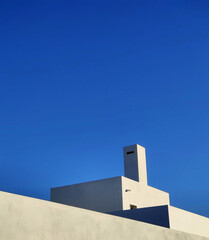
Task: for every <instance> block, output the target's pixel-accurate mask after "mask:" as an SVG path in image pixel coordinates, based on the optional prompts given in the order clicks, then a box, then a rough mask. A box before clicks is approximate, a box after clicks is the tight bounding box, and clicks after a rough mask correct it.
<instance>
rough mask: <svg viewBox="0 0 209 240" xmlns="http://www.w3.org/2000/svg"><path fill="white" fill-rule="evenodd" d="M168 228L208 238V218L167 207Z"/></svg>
mask: <svg viewBox="0 0 209 240" xmlns="http://www.w3.org/2000/svg"><path fill="white" fill-rule="evenodd" d="M168 211H169V220H170V228H172V229H175V230H179V231H184V232H188V233H192V234H196V235H201V236H205V237H208V238H209V218H206V217H203V216H200V215H198V214H194V213H191V212H187V211H185V210H182V209H179V208H176V207H172V206H169V207H168Z"/></svg>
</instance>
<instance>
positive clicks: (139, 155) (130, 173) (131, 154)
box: [123, 144, 147, 185]
mask: <svg viewBox="0 0 209 240" xmlns="http://www.w3.org/2000/svg"><path fill="white" fill-rule="evenodd" d="M123 155H124V167H125V177H127V178H130V179H132V180H135V181H137V182H141V183H144V184H146V185H147V166H146V154H145V148H144V147H142V146H140V145H138V144H135V145H131V146H127V147H124V148H123Z"/></svg>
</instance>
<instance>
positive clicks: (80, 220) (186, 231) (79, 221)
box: [0, 145, 209, 240]
mask: <svg viewBox="0 0 209 240" xmlns="http://www.w3.org/2000/svg"><path fill="white" fill-rule="evenodd" d="M124 166H125V176H124V177H115V178H109V179H104V180H98V181H93V182H87V183H81V184H74V185H70V186H65V187H58V188H52V189H51V200H52V201H51V202H50V201H44V200H40V199H34V198H30V197H25V196H20V195H16V194H11V193H5V192H0V239H2V240H11V239H12V240H13V239H14V240H30V239H31V240H32V239H34V240H36V239H37V240H39V239H44V240H61V239H73V240H83V239H89V240H95V239H100V240H115V239H120V240H126V239H129V240H138V239H140V240H149V239H156V240H167V239H173V240H179V239H182V240H186V239H189V240H209V219H208V218H205V217H202V216H199V215H197V214H193V213H190V212H187V211H184V210H181V209H178V208H175V207H172V206H170V202H169V194H168V193H166V192H163V191H160V190H158V189H155V188H152V187H150V186H148V185H147V171H146V157H145V149H144V148H143V147H141V146H139V145H132V146H128V147H125V148H124ZM53 201H54V202H53ZM60 203H61V204H60ZM69 205H70V206H69ZM92 210H93V211H92Z"/></svg>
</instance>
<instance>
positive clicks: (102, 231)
mask: <svg viewBox="0 0 209 240" xmlns="http://www.w3.org/2000/svg"><path fill="white" fill-rule="evenodd" d="M0 239H1V240H84V239H85V240H98V239H99V240H127V239H129V240H151V239H152V240H153V239H154V240H168V239H169V240H204V239H205V240H206V239H208V238H204V237H199V236H195V235H191V234H187V233H182V232H178V231H175V230H170V229H167V228H162V227H158V226H154V225H151V224H147V223H142V222H137V221H133V220H129V219H124V218H120V217H115V216H111V215H107V214H103V213H98V212H93V211H89V210H85V209H80V208H76V207H71V206H66V205H61V204H57V203H52V202H48V201H43V200H38V199H33V198H28V197H23V196H19V195H14V194H9V193H5V192H0Z"/></svg>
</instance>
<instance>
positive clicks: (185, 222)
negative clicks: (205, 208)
mask: <svg viewBox="0 0 209 240" xmlns="http://www.w3.org/2000/svg"><path fill="white" fill-rule="evenodd" d="M123 154H124V167H125V177H123V176H120V177H115V178H108V179H103V180H98V181H93V182H86V183H80V184H75V185H69V186H64V187H57V188H52V189H51V201H53V202H57V203H62V204H66V205H70V206H75V207H79V208H85V209H89V210H93V211H98V212H104V213H109V214H112V215H116V216H120V217H124V218H129V219H133V220H138V221H143V222H147V223H151V224H155V225H159V226H163V227H167V228H171V229H175V230H179V231H184V232H188V233H193V234H197V235H200V236H206V237H209V219H208V218H206V217H203V216H200V215H197V214H194V213H190V212H188V211H184V210H181V209H178V208H175V207H172V206H170V199H169V194H168V193H166V192H163V191H161V190H159V189H156V188H153V187H150V186H148V184H147V168H146V154H145V148H144V147H142V146H139V145H137V144H136V145H131V146H128V147H124V150H123Z"/></svg>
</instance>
